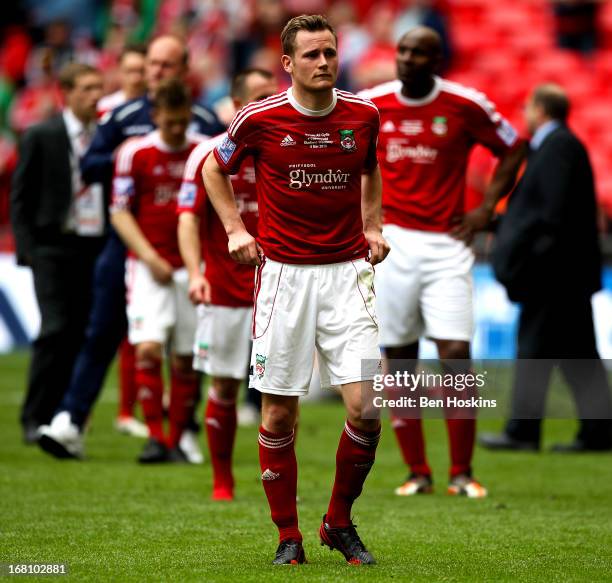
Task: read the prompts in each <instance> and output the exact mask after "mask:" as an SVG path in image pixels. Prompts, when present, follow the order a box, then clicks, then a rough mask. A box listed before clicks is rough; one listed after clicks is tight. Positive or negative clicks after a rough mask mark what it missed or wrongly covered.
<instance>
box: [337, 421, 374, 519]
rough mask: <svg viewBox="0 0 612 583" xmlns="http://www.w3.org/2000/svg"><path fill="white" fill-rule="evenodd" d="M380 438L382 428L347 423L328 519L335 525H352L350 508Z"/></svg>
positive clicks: (338, 454) (342, 438)
mask: <svg viewBox="0 0 612 583" xmlns="http://www.w3.org/2000/svg"><path fill="white" fill-rule="evenodd" d="M379 438H380V429H378V430H377V431H362V430H360V429H357V428H355V427H353V426H352V425H351V424H350V423H349V422H348V421H347V422H346V423H345V425H344V431H343V432H342V436H341V437H340V444H339V445H338V451H337V453H336V478H335V480H334V489H333V490H332V496H331V500H330V501H329V508H328V510H327V518H326V522H327V523H328V524H329V525H330V526H331V527H332V528H344V527H347V526H350V524H351V508H352V506H353V502H354V501H355V500H356V499H357V497H358V496H359V495H360V494H361V490H362V489H363V484H364V482H365V479H366V477H367V475H368V473H369V472H370V468H371V467H372V465H373V464H374V457H375V455H376V446H377V445H378V440H379Z"/></svg>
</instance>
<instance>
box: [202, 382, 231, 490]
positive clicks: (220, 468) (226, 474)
mask: <svg viewBox="0 0 612 583" xmlns="http://www.w3.org/2000/svg"><path fill="white" fill-rule="evenodd" d="M204 422H205V423H206V435H207V436H208V449H209V451H210V459H211V462H212V467H213V494H212V497H213V499H214V500H231V499H233V496H234V476H233V474H232V453H233V451H234V440H235V438H236V401H235V400H234V399H231V400H230V399H221V398H220V397H219V396H218V395H217V394H216V392H215V390H214V389H213V388H212V387H211V388H210V389H209V391H208V401H207V403H206V413H205V416H204Z"/></svg>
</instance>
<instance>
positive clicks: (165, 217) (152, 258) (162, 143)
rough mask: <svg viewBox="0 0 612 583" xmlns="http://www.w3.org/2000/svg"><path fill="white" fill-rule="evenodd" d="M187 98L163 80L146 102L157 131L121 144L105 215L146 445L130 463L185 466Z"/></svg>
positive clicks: (191, 313)
mask: <svg viewBox="0 0 612 583" xmlns="http://www.w3.org/2000/svg"><path fill="white" fill-rule="evenodd" d="M190 115H191V100H190V97H189V95H188V93H187V89H186V88H185V86H184V84H183V83H181V82H180V81H177V80H170V81H166V82H164V83H163V84H162V85H160V87H159V88H158V90H157V92H156V95H155V98H154V119H155V122H156V125H157V127H158V128H159V129H158V130H156V131H154V132H151V133H150V134H147V135H145V136H143V137H140V138H133V139H131V140H128V141H127V142H125V144H124V145H123V146H122V147H121V149H120V150H119V152H118V154H117V160H116V163H115V176H114V179H113V201H112V207H111V217H112V222H113V226H114V227H115V229H116V230H117V233H118V234H119V236H120V237H121V238H122V239H123V241H124V242H125V244H126V246H127V248H128V250H129V255H128V260H127V263H126V272H127V275H126V281H127V295H128V298H127V317H128V339H129V341H130V343H131V344H133V345H135V346H136V384H137V386H138V398H139V400H140V403H141V405H142V409H143V413H144V418H145V422H146V424H147V427H148V429H149V436H150V437H149V441H148V442H147V444H146V445H145V448H144V450H143V451H142V453H141V455H140V457H139V458H138V461H139V462H141V463H157V462H168V461H186V457H185V455H184V453H183V452H182V451H181V450H180V448H179V440H180V437H181V434H182V432H183V430H184V429H185V427H186V425H187V423H188V422H189V420H190V419H191V417H192V415H193V409H194V407H195V403H196V400H197V392H198V387H199V378H198V375H197V373H196V372H195V371H194V370H193V368H192V363H191V361H192V358H191V348H192V344H193V334H194V332H195V323H194V322H195V309H194V307H193V306H192V304H191V303H190V301H189V298H188V293H187V272H186V270H185V269H184V268H183V262H182V259H181V256H180V253H179V247H178V239H177V232H176V231H177V216H176V199H177V195H178V192H179V189H180V186H181V182H182V178H183V171H184V168H185V163H186V161H187V159H188V157H189V155H190V153H191V152H192V150H193V149H194V148H195V147H196V146H197V145H198V144H199V143H200V142H201V141H202V139H203V137H202V136H199V135H195V136H194V135H189V136H188V135H187V134H186V131H187V126H188V125H189V122H190ZM167 344H169V345H170V347H171V350H170V352H171V363H170V364H171V366H170V369H171V395H170V410H169V422H170V431H169V435H168V436H167V438H166V436H165V432H164V428H163V417H164V412H163V404H162V398H163V390H164V383H163V377H162V360H163V355H164V353H165V350H164V348H165V345H167Z"/></svg>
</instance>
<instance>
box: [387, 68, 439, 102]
mask: <svg viewBox="0 0 612 583" xmlns="http://www.w3.org/2000/svg"><path fill="white" fill-rule="evenodd" d="M441 88H442V79H440V77H438V76H437V75H434V86H433V89H432V90H431V91H430V92H429V93H428V94H427V95H426V96H425V97H421V98H419V99H410V98H409V97H406V96H404V95H402V84H401V83H399V85H398V88H397V91H396V92H395V95H396V96H397V99H398V101H399V102H400V103H403V104H404V105H412V106H418V105H427V104H428V103H431V102H432V101H433V100H434V99H435V98H436V97H438V95H440V89H441Z"/></svg>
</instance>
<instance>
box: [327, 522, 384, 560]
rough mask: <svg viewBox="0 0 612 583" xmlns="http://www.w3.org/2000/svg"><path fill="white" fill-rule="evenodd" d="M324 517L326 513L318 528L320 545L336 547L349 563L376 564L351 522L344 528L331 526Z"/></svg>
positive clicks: (330, 547)
mask: <svg viewBox="0 0 612 583" xmlns="http://www.w3.org/2000/svg"><path fill="white" fill-rule="evenodd" d="M326 518H327V515H324V516H323V522H322V523H321V527H320V528H319V538H320V539H321V545H327V546H328V547H329V549H330V550H333V549H336V550H338V551H340V552H341V553H342V554H343V555H344V558H345V559H346V561H347V562H348V563H351V565H375V564H376V560H375V559H374V557H373V556H372V554H371V553H370V551H368V549H366V548H365V545H364V544H363V543H362V542H361V539H360V538H359V535H358V534H357V531H356V530H355V525H354V524H353V523H351V525H350V526H347V527H345V528H331V527H330V526H329V524H327V522H325V519H326Z"/></svg>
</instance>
